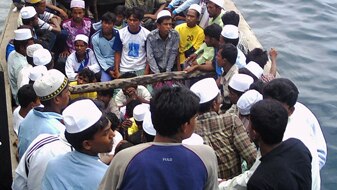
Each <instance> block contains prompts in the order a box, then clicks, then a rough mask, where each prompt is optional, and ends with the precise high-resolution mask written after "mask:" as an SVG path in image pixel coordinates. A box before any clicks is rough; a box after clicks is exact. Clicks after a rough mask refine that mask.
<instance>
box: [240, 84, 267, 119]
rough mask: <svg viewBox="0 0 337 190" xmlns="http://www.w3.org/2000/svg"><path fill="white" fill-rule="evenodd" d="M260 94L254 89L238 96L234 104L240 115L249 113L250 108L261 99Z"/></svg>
mask: <svg viewBox="0 0 337 190" xmlns="http://www.w3.org/2000/svg"><path fill="white" fill-rule="evenodd" d="M262 99H263V97H262V95H261V94H260V93H259V92H258V91H256V90H248V91H247V92H245V93H244V94H242V96H241V97H240V98H239V100H238V102H237V103H236V106H237V107H238V109H239V112H240V114H241V115H249V114H250V108H251V107H252V106H253V105H254V104H255V103H256V102H258V101H260V100H262Z"/></svg>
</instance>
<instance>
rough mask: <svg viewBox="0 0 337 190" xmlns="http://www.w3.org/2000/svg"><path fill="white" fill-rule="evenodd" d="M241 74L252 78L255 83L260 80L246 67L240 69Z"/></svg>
mask: <svg viewBox="0 0 337 190" xmlns="http://www.w3.org/2000/svg"><path fill="white" fill-rule="evenodd" d="M239 73H240V74H245V75H248V76H251V77H252V78H253V79H254V82H255V81H257V80H259V79H258V78H257V77H256V76H255V75H254V74H253V73H252V72H250V70H248V69H247V68H246V67H242V68H240V69H239Z"/></svg>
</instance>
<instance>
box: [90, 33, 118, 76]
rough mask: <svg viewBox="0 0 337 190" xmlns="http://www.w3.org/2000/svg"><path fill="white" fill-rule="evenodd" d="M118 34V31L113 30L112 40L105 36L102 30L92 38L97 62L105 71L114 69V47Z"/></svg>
mask: <svg viewBox="0 0 337 190" xmlns="http://www.w3.org/2000/svg"><path fill="white" fill-rule="evenodd" d="M116 32H117V31H116V30H115V29H113V36H112V38H111V39H110V40H108V39H106V38H105V37H104V36H103V34H102V30H99V31H98V32H96V33H95V34H94V35H93V36H92V38H91V42H92V46H93V50H94V52H95V55H96V58H97V61H98V63H99V65H100V66H101V67H102V69H103V70H104V71H107V70H113V69H114V65H115V50H114V49H112V46H113V44H114V42H115V34H116Z"/></svg>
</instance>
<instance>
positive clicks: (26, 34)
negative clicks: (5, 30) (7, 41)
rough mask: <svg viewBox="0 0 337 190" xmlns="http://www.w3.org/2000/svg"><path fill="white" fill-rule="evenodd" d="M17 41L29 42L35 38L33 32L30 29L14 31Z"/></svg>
mask: <svg viewBox="0 0 337 190" xmlns="http://www.w3.org/2000/svg"><path fill="white" fill-rule="evenodd" d="M14 34H15V37H14V39H15V40H28V39H31V38H33V36H32V31H31V30H30V29H28V28H22V29H18V30H14Z"/></svg>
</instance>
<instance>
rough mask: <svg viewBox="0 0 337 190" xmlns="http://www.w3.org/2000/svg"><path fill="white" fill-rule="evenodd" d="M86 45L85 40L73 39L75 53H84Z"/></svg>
mask: <svg viewBox="0 0 337 190" xmlns="http://www.w3.org/2000/svg"><path fill="white" fill-rule="evenodd" d="M87 47H88V45H87V44H86V43H85V42H83V41H81V40H77V41H75V51H76V53H77V55H84V54H85V50H86V49H87Z"/></svg>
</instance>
